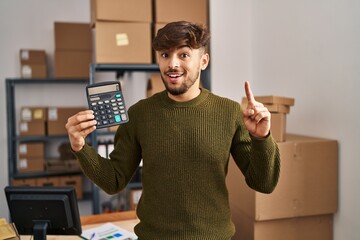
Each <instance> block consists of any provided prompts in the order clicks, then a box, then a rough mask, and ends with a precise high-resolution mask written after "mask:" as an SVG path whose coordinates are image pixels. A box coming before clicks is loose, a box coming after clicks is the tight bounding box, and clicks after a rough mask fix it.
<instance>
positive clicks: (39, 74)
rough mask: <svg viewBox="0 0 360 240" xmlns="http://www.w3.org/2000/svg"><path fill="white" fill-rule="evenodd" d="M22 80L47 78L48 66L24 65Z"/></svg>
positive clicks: (22, 66)
mask: <svg viewBox="0 0 360 240" xmlns="http://www.w3.org/2000/svg"><path fill="white" fill-rule="evenodd" d="M20 75H21V78H47V65H46V64H36V63H31V64H30V63H29V64H22V65H21V67H20Z"/></svg>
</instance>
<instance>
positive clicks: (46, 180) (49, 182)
mask: <svg viewBox="0 0 360 240" xmlns="http://www.w3.org/2000/svg"><path fill="white" fill-rule="evenodd" d="M36 182H37V186H39V187H60V181H59V177H41V178H37V179H36Z"/></svg>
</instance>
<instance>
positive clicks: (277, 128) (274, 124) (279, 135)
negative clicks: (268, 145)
mask: <svg viewBox="0 0 360 240" xmlns="http://www.w3.org/2000/svg"><path fill="white" fill-rule="evenodd" d="M270 131H271V134H272V136H273V138H274V139H275V141H276V142H285V140H286V114H285V113H272V114H271V127H270Z"/></svg>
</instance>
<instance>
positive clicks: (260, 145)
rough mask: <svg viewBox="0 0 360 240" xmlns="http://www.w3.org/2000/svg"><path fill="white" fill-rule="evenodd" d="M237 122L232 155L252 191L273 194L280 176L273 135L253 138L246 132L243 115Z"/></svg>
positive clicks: (277, 152)
mask: <svg viewBox="0 0 360 240" xmlns="http://www.w3.org/2000/svg"><path fill="white" fill-rule="evenodd" d="M239 115H240V116H239V117H238V120H237V130H236V133H235V136H234V139H233V143H232V148H231V154H232V156H233V158H234V161H235V163H236V164H237V166H238V167H239V169H240V170H241V172H242V173H243V174H244V176H245V180H246V183H247V185H248V186H249V187H251V188H252V189H254V190H256V191H258V192H262V193H271V192H273V190H274V189H275V187H276V185H277V182H278V179H279V175H280V153H279V149H278V146H277V144H276V142H275V140H274V139H273V137H272V135H271V133H270V134H269V135H268V136H267V137H266V138H264V139H257V138H254V137H251V136H250V134H249V132H248V131H247V130H246V128H245V126H244V124H243V120H242V113H241V112H240V114H239Z"/></svg>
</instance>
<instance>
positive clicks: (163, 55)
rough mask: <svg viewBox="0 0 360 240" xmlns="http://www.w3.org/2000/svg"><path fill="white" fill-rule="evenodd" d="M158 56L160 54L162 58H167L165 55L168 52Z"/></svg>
mask: <svg viewBox="0 0 360 240" xmlns="http://www.w3.org/2000/svg"><path fill="white" fill-rule="evenodd" d="M160 56H161V57H162V58H167V57H168V54H167V53H162V54H161V55H160Z"/></svg>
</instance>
